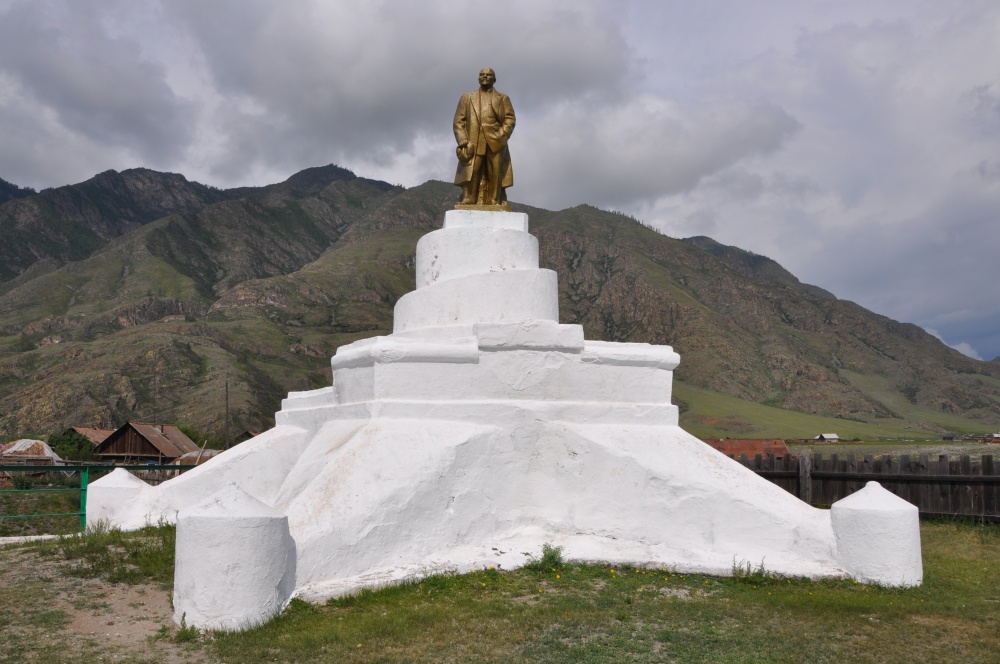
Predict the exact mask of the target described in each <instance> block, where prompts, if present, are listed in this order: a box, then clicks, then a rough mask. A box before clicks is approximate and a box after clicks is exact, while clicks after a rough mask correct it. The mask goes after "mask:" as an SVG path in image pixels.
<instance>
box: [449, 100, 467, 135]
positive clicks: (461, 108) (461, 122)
mask: <svg viewBox="0 0 1000 664" xmlns="http://www.w3.org/2000/svg"><path fill="white" fill-rule="evenodd" d="M467 97H468V95H462V97H461V98H460V99H459V100H458V108H457V109H455V120H454V122H453V123H452V127H453V129H454V131H455V140H456V141H457V142H458V145H459V147H462V146H463V145H466V144H467V143H468V142H469V125H468V122H469V114H468V109H469V104H468V100H467Z"/></svg>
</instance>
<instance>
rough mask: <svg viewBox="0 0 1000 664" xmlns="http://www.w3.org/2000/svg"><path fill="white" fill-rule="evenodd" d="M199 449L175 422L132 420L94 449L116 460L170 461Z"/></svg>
mask: <svg viewBox="0 0 1000 664" xmlns="http://www.w3.org/2000/svg"><path fill="white" fill-rule="evenodd" d="M199 449H200V448H199V447H198V446H197V445H195V443H194V441H193V440H191V439H190V438H188V437H187V436H185V435H184V434H183V433H181V430H180V429H178V428H177V427H176V426H174V425H173V424H145V423H143V422H129V423H127V424H125V425H124V426H122V427H121V428H120V429H118V430H116V431H115V432H114V433H112V434H111V435H110V436H108V437H107V438H105V439H104V442H102V443H101V444H100V445H98V446H97V449H96V450H95V451H96V452H97V454H98V456H100V457H101V458H102V459H106V460H108V461H113V462H114V463H124V464H129V463H147V462H150V461H152V462H155V463H170V462H171V461H173V460H174V459H176V458H178V457H180V456H181V455H183V454H187V453H188V452H197V451H198V450H199Z"/></svg>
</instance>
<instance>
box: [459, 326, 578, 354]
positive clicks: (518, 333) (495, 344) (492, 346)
mask: <svg viewBox="0 0 1000 664" xmlns="http://www.w3.org/2000/svg"><path fill="white" fill-rule="evenodd" d="M475 332H476V338H477V339H478V340H479V348H480V349H484V350H485V349H489V350H517V349H531V350H539V351H541V350H560V351H570V352H572V351H582V350H583V344H584V341H583V326H582V325H560V324H559V323H557V322H555V321H548V320H531V321H521V322H519V323H507V324H504V323H478V324H476V326H475Z"/></svg>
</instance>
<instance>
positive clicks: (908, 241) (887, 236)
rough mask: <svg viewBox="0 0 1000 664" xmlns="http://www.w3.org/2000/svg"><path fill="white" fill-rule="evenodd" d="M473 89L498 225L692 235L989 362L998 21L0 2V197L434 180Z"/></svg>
mask: <svg viewBox="0 0 1000 664" xmlns="http://www.w3.org/2000/svg"><path fill="white" fill-rule="evenodd" d="M483 66H491V67H493V68H494V69H495V70H496V71H497V74H498V82H497V88H498V89H500V90H502V91H503V92H505V93H507V94H509V95H510V96H511V98H512V100H513V103H514V107H515V110H516V112H517V118H518V123H517V130H516V131H515V134H514V138H513V139H512V141H511V151H512V155H513V160H514V168H515V179H516V184H515V187H514V188H513V189H512V190H510V192H509V195H510V197H511V199H513V200H515V201H519V202H524V203H528V204H531V205H536V206H540V207H545V208H549V209H560V208H563V207H569V206H573V205H577V204H579V203H590V204H592V205H596V206H599V207H602V208H606V209H615V210H621V211H623V212H627V213H629V214H633V215H635V216H637V217H639V218H640V219H642V220H644V221H646V222H648V223H650V224H653V225H654V226H656V227H658V228H660V229H662V230H663V231H664V232H665V233H667V234H668V235H670V236H673V237H687V236H690V235H709V236H711V237H713V238H715V239H716V240H718V241H720V242H723V243H725V244H733V245H736V246H739V247H742V248H744V249H748V250H751V251H754V252H757V253H759V254H764V255H766V256H770V257H771V258H774V259H775V260H777V261H778V262H780V263H781V264H782V265H784V266H785V267H786V268H788V269H789V270H791V271H792V272H793V273H794V274H795V275H796V276H798V277H799V278H800V279H802V280H803V281H806V282H809V283H814V284H817V285H819V286H822V287H824V288H826V289H827V290H830V291H831V292H833V293H834V294H836V295H837V296H838V297H841V298H845V299H850V300H854V301H856V302H858V303H860V304H862V305H863V306H865V307H867V308H869V309H872V310H873V311H876V312H878V313H882V314H885V315H887V316H890V317H892V318H895V319H897V320H901V321H907V322H913V323H917V324H918V325H921V326H923V327H924V328H926V329H927V330H929V331H931V332H932V333H934V334H937V335H939V336H940V337H941V338H942V339H944V340H945V341H946V343H948V344H950V345H952V346H954V347H956V348H958V349H959V350H962V351H963V352H965V353H966V354H968V355H971V356H973V357H982V358H986V359H991V358H993V357H995V356H998V355H1000V2H996V0H978V1H977V0H969V1H963V0H932V1H929V2H921V1H919V0H907V1H903V0H898V1H897V0H878V2H873V1H872V0H861V1H855V0H755V1H754V2H746V1H745V0H698V1H697V2H692V1H690V0H649V1H645V2H644V1H639V0H636V1H634V2H630V1H628V0H571V1H562V0H555V1H552V2H541V1H539V0H527V1H521V0H505V1H504V2H501V3H472V2H452V1H444V0H423V1H417V0H405V1H404V0H397V1H381V2H380V1H377V0H366V1H365V2H358V1H357V0H353V1H351V2H346V1H344V2H341V1H339V0H286V1H284V2H276V1H274V0H0V128H2V131H0V177H2V178H3V179H5V180H8V181H10V182H14V183H15V184H19V185H22V186H31V187H34V188H36V189H37V188H43V187H50V186H60V185H63V184H69V183H74V182H80V181H82V180H85V179H87V178H89V177H91V176H92V175H94V174H95V173H98V172H100V171H104V170H107V169H109V168H114V169H117V170H121V169H125V168H130V167H134V166H146V167H149V168H155V169H159V170H169V171H174V172H180V173H183V174H184V175H186V176H187V177H188V178H190V179H193V180H198V181H201V182H205V183H208V184H213V185H216V186H220V187H229V186H235V185H245V184H265V183H270V182H276V181H279V180H283V179H285V178H286V177H288V176H289V175H290V174H292V173H294V172H296V171H298V170H300V169H302V168H306V167H309V166H317V165H322V164H327V163H336V164H338V165H341V166H344V167H347V168H350V169H352V170H353V171H355V172H356V173H357V174H358V175H362V176H366V177H373V178H379V179H383V180H387V181H389V182H392V183H399V184H403V185H406V186H411V185H416V184H419V183H421V182H424V181H426V180H428V179H431V178H435V179H441V180H449V179H450V178H451V177H452V175H453V173H454V163H453V159H454V139H453V137H452V135H451V116H452V113H453V112H454V107H455V103H456V101H457V100H458V97H459V95H460V94H461V93H462V92H463V91H465V90H469V89H473V88H474V87H475V86H476V73H477V72H478V70H479V69H480V68H481V67H483ZM456 192H457V190H456Z"/></svg>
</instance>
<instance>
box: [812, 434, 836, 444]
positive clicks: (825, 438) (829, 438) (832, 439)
mask: <svg viewBox="0 0 1000 664" xmlns="http://www.w3.org/2000/svg"><path fill="white" fill-rule="evenodd" d="M813 440H814V441H816V442H817V443H839V442H840V436H838V435H837V434H835V433H821V434H820V435H818V436H816V437H815V438H813Z"/></svg>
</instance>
